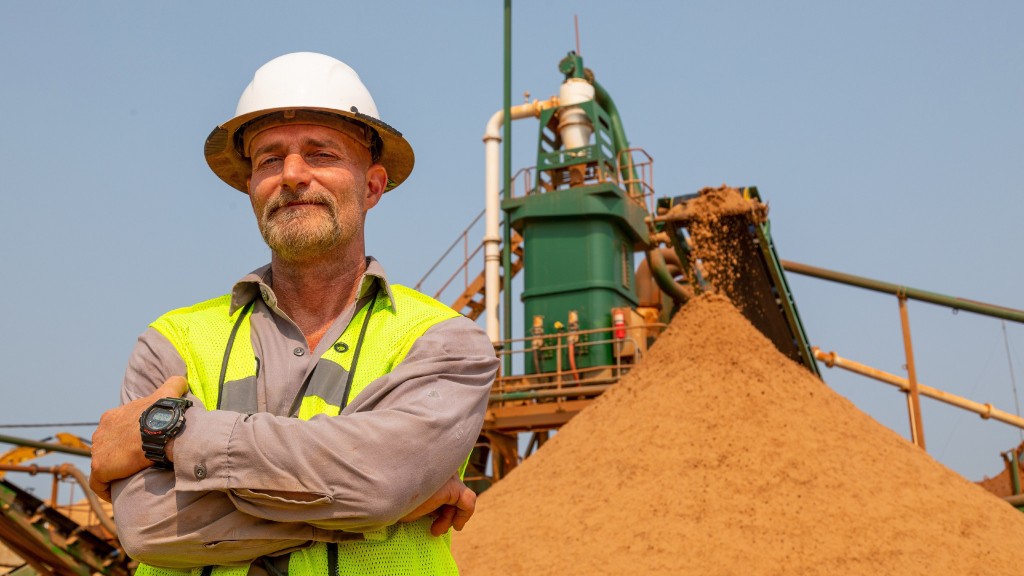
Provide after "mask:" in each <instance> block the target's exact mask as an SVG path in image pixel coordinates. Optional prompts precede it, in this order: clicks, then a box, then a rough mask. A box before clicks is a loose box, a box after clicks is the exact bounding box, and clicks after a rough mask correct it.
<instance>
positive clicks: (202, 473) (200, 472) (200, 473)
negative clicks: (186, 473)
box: [192, 464, 206, 480]
mask: <svg viewBox="0 0 1024 576" xmlns="http://www.w3.org/2000/svg"><path fill="white" fill-rule="evenodd" d="M192 472H193V473H194V474H195V475H196V480H202V479H203V478H206V466H203V465H202V464H196V467H195V468H194V469H193V470H192Z"/></svg>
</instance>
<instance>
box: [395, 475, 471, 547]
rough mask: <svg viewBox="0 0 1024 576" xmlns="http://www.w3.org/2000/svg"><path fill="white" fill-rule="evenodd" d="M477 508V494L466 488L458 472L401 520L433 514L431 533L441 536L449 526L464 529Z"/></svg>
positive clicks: (411, 519)
mask: <svg viewBox="0 0 1024 576" xmlns="http://www.w3.org/2000/svg"><path fill="white" fill-rule="evenodd" d="M475 509H476V494H475V493H474V492H473V491H472V490H470V489H469V488H466V485H465V484H463V483H462V481H461V480H459V476H458V475H457V474H456V475H455V476H452V477H451V478H449V479H448V481H447V482H445V483H444V485H443V486H441V488H440V489H439V490H438V491H437V492H434V495H433V496H431V497H430V498H427V500H426V502H424V503H422V504H420V505H419V506H417V507H416V509H415V510H413V511H412V512H410V513H409V514H407V515H406V516H405V517H404V518H402V519H401V520H399V522H412V521H414V520H419V519H420V518H423V517H424V516H427V515H433V516H434V523H433V524H431V525H430V533H431V534H433V535H434V536H440V535H442V534H444V533H445V532H447V531H448V529H449V528H455V529H456V530H462V527H463V526H465V525H466V522H468V521H469V517H470V516H472V515H473V511H474V510H475Z"/></svg>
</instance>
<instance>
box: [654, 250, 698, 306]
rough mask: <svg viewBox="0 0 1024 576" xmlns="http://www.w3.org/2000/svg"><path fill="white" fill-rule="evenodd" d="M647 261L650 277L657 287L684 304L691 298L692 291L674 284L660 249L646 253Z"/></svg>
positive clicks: (676, 283)
mask: <svg viewBox="0 0 1024 576" xmlns="http://www.w3.org/2000/svg"><path fill="white" fill-rule="evenodd" d="M647 261H648V262H649V263H650V268H651V275H653V276H654V281H655V282H656V283H657V284H658V287H659V288H661V289H662V291H664V292H665V293H666V294H668V295H669V296H670V297H671V298H672V299H673V300H675V301H676V302H679V303H680V304H685V303H687V302H689V301H690V299H691V298H693V289H692V288H690V287H689V286H683V285H681V284H679V283H678V282H676V280H675V278H673V277H672V274H671V273H669V270H668V264H666V263H665V256H664V254H662V251H661V249H659V248H657V247H654V248H651V249H649V250H648V251H647Z"/></svg>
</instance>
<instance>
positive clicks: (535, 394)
mask: <svg viewBox="0 0 1024 576" xmlns="http://www.w3.org/2000/svg"><path fill="white" fill-rule="evenodd" d="M612 386H613V384H594V385H590V386H574V387H572V388H561V389H558V390H523V391H522V392H501V393H497V394H491V399H490V401H491V402H509V401H514V400H535V399H537V398H558V397H566V396H587V395H590V394H600V393H602V392H604V391H605V390H607V389H608V388H611V387H612Z"/></svg>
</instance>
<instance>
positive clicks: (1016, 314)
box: [779, 260, 1024, 323]
mask: <svg viewBox="0 0 1024 576" xmlns="http://www.w3.org/2000/svg"><path fill="white" fill-rule="evenodd" d="M779 263H780V264H782V267H783V268H784V269H785V270H786V271H787V272H793V273H795V274H803V275H804V276H812V277H814V278H821V279H822V280H830V281H832V282H838V283H840V284H849V285H850V286H856V287H858V288H864V289H867V290H874V291H876V292H882V293H885V294H893V295H896V296H900V295H903V296H906V297H907V298H910V299H912V300H920V301H922V302H928V303H930V304H938V305H940V306H948V307H950V308H953V309H954V310H966V311H967V312H974V313H975V314H981V315H984V316H992V317H994V318H1002V319H1003V320H1010V321H1012V322H1021V323H1024V310H1017V309H1015V308H1006V307H1004V306H997V305H995V304H987V303H985V302H978V301H977V300H967V299H966V298H959V297H957V296H946V295H944V294H938V293H936V292H928V291H927V290H919V289H917V288H909V287H907V286H901V285H899V284H892V283H889V282H883V281H881V280H872V279H871V278H864V277H863V276H854V275H853V274H846V273H844V272H836V271H834V270H826V269H824V268H818V267H816V266H809V265H807V264H800V263H799V262H793V261H790V260H779Z"/></svg>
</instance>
